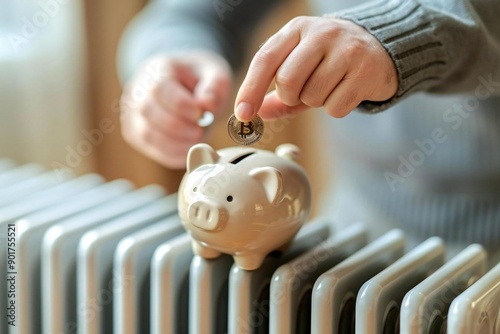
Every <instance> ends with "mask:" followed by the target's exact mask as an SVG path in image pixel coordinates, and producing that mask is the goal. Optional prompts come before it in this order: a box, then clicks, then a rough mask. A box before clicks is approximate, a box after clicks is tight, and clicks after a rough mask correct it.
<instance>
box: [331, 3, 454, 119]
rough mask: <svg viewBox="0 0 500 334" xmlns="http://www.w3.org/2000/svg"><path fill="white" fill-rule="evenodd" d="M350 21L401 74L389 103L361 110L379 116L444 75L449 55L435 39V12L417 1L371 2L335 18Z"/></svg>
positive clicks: (367, 105)
mask: <svg viewBox="0 0 500 334" xmlns="http://www.w3.org/2000/svg"><path fill="white" fill-rule="evenodd" d="M328 16H334V17H336V18H340V19H344V20H350V21H352V22H354V23H356V24H358V25H360V26H362V27H364V28H365V29H366V30H368V32H370V33H371V34H372V35H373V36H374V37H375V38H377V39H378V40H379V41H380V43H381V44H382V45H383V47H384V48H385V49H386V50H387V52H388V53H389V55H390V56H391V58H392V60H393V62H394V64H395V66H396V69H397V72H398V90H397V92H396V94H395V95H394V97H392V98H391V99H389V100H387V101H382V102H372V101H364V102H363V103H362V104H361V105H360V106H359V107H358V108H359V109H360V110H361V111H364V112H368V113H376V112H379V111H382V110H384V109H387V108H389V107H390V106H392V105H393V104H395V103H396V102H398V101H399V100H401V99H403V98H404V97H405V96H407V95H408V94H409V93H411V92H415V91H422V90H426V89H429V88H431V87H432V86H433V85H436V84H437V83H438V82H439V81H440V80H441V79H442V78H443V76H444V75H445V73H446V69H447V65H448V63H449V61H448V60H447V55H446V52H445V50H444V47H443V43H442V42H441V41H440V40H439V38H438V37H437V36H436V27H435V26H434V24H433V21H434V17H433V16H434V15H433V12H432V11H429V10H427V9H425V8H423V7H422V6H421V5H420V4H419V3H418V2H417V1H415V0H395V1H385V0H384V1H378V2H370V3H368V4H366V5H363V6H359V7H355V8H353V9H349V10H347V11H344V12H338V13H335V14H333V15H328Z"/></svg>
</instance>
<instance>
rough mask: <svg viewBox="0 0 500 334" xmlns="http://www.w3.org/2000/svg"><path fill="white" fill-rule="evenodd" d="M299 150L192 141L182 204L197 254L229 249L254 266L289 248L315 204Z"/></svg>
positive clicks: (247, 266)
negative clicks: (299, 160)
mask: <svg viewBox="0 0 500 334" xmlns="http://www.w3.org/2000/svg"><path fill="white" fill-rule="evenodd" d="M299 153H300V152H299V148H298V147H296V146H295V145H291V144H284V145H281V146H279V147H278V148H277V149H276V151H275V152H271V151H266V150H260V149H255V148H249V147H231V148H225V149H221V150H219V151H215V150H214V149H213V148H212V147H210V146H209V145H207V144H197V145H195V146H193V147H192V148H191V149H190V151H189V153H188V157H187V172H186V174H185V175H184V178H183V179H182V182H181V185H180V188H179V197H178V198H179V199H178V201H179V203H178V207H179V215H180V217H181V220H182V223H183V225H184V227H185V228H186V230H187V231H188V233H189V234H190V235H191V238H192V244H193V251H194V253H195V254H197V255H200V256H202V257H204V258H209V259H210V258H215V257H218V256H219V255H220V254H221V253H226V254H230V255H232V256H233V258H234V261H235V262H236V264H237V265H238V266H239V267H240V268H242V269H246V270H254V269H257V268H258V267H259V266H260V265H261V264H262V262H263V260H264V258H265V257H266V255H267V254H268V253H270V252H271V251H273V250H284V249H285V248H286V247H287V244H289V243H290V242H291V241H292V239H293V237H294V236H295V234H296V233H297V232H298V231H299V229H300V227H301V226H302V224H303V223H304V221H305V220H306V218H307V216H308V214H309V211H310V207H311V189H310V184H309V180H308V178H307V176H306V174H305V173H304V171H303V169H302V168H301V167H300V166H299V165H298V164H297V163H296V162H295V161H294V159H295V158H297V157H298V155H299Z"/></svg>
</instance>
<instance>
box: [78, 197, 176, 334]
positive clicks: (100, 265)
mask: <svg viewBox="0 0 500 334" xmlns="http://www.w3.org/2000/svg"><path fill="white" fill-rule="evenodd" d="M176 213H177V196H176V195H170V196H167V197H165V198H162V199H160V200H158V201H155V202H152V203H151V204H149V205H146V206H144V207H143V208H140V209H138V210H136V211H134V212H132V213H130V214H129V215H126V216H124V217H120V218H117V219H115V220H113V221H110V222H108V223H106V224H105V225H102V226H99V227H96V228H95V229H92V230H90V231H88V232H86V233H85V234H84V235H83V236H82V238H81V239H80V242H79V247H78V259H77V291H78V298H77V301H78V307H79V308H80V309H79V312H78V324H79V326H78V332H79V333H111V332H112V329H113V326H112V325H113V321H112V320H113V317H112V314H113V312H112V296H113V291H114V290H113V278H114V275H113V254H114V252H115V250H116V248H117V246H118V243H119V242H120V241H121V240H122V239H123V238H125V237H127V236H128V235H129V234H132V233H135V232H137V231H139V230H141V229H143V228H145V227H147V226H150V225H152V224H154V223H157V222H158V221H163V220H164V219H165V218H167V217H169V216H172V215H173V214H176Z"/></svg>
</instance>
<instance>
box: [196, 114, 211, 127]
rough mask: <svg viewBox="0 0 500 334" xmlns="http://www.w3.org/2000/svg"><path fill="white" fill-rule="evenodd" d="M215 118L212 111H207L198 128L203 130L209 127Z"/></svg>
mask: <svg viewBox="0 0 500 334" xmlns="http://www.w3.org/2000/svg"><path fill="white" fill-rule="evenodd" d="M214 120H215V117H214V114H212V113H211V112H210V111H205V112H204V113H203V115H202V116H201V118H200V119H199V120H198V126H199V127H202V128H206V127H209V126H210V125H212V123H213V122H214Z"/></svg>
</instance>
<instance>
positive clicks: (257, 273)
mask: <svg viewBox="0 0 500 334" xmlns="http://www.w3.org/2000/svg"><path fill="white" fill-rule="evenodd" d="M331 225H332V224H331V222H330V220H328V219H317V220H315V221H314V222H311V223H309V224H307V225H305V226H304V227H303V228H302V229H301V230H300V231H299V233H298V234H297V237H296V239H295V240H294V241H293V242H292V245H291V246H290V248H289V249H288V250H287V251H286V252H284V253H283V254H279V256H278V255H276V256H268V257H267V258H266V259H265V260H264V264H263V265H262V267H260V268H259V269H257V270H253V271H247V270H243V269H240V268H239V267H238V266H236V265H233V267H232V269H231V273H230V276H229V311H228V321H229V323H228V330H229V333H255V332H259V333H265V332H267V331H268V328H269V290H270V284H271V278H272V276H273V273H274V272H275V270H276V269H278V268H279V267H280V266H281V265H283V264H285V263H287V262H289V261H291V260H293V259H295V258H296V257H298V256H300V255H302V254H303V253H305V252H307V251H308V250H310V249H311V248H313V247H314V246H316V245H318V244H319V243H321V242H323V241H325V240H326V239H327V238H328V237H329V236H330V234H331V232H330V227H331Z"/></svg>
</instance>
